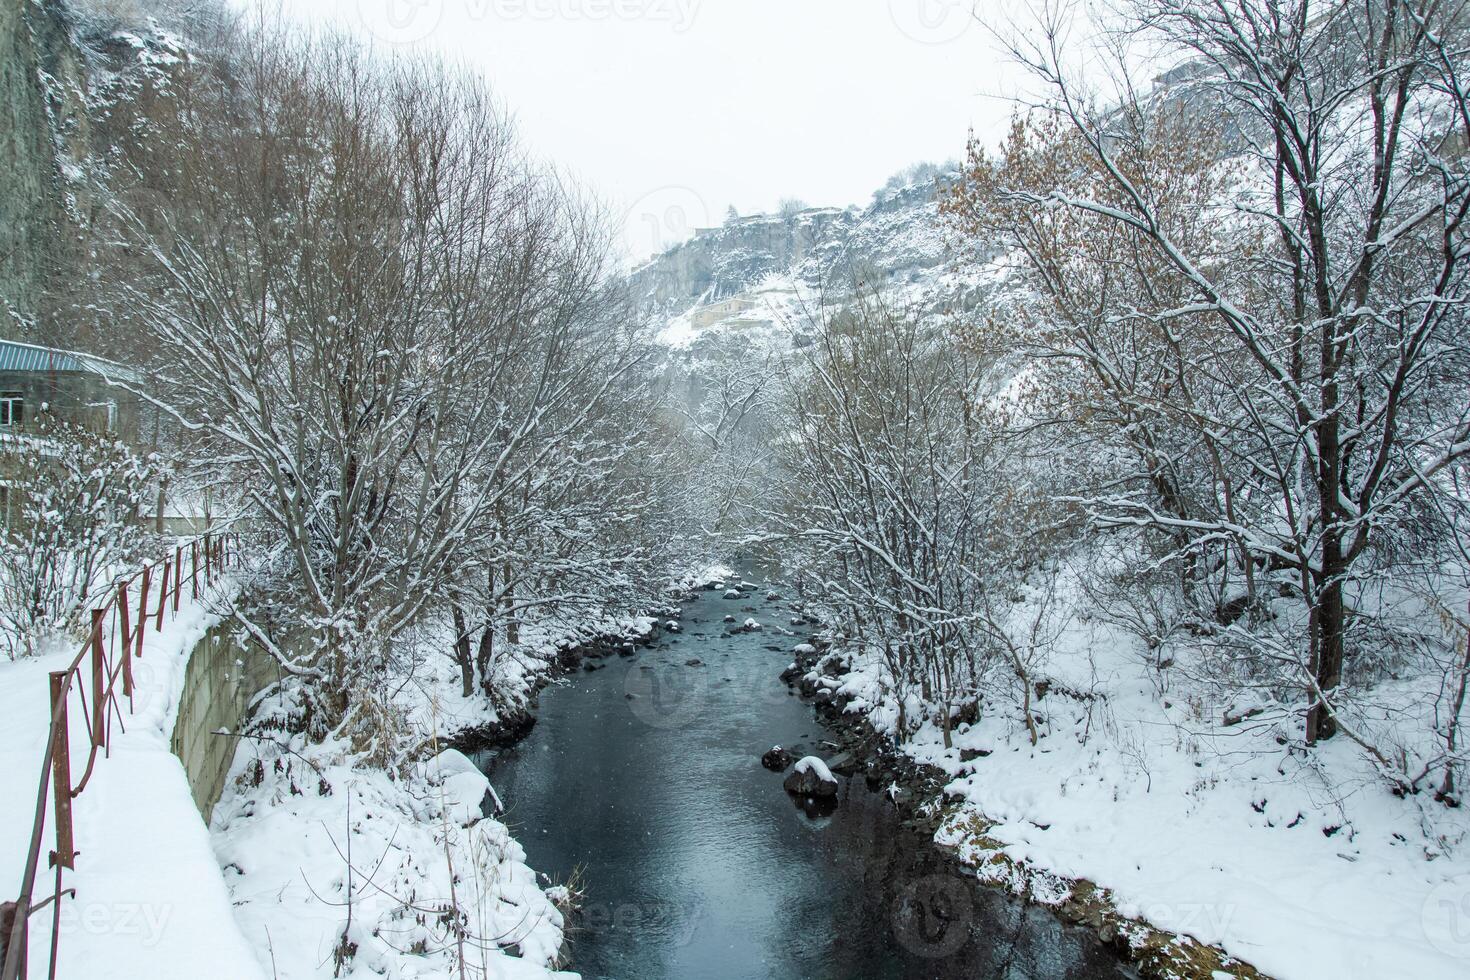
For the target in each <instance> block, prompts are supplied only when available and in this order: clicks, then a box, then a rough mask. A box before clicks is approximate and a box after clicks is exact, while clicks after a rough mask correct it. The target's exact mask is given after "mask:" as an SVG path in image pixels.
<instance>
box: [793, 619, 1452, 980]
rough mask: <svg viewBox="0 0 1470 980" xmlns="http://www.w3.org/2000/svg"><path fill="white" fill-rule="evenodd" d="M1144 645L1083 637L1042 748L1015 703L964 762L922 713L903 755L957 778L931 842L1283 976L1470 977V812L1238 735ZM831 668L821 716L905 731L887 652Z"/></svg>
mask: <svg viewBox="0 0 1470 980" xmlns="http://www.w3.org/2000/svg"><path fill="white" fill-rule="evenodd" d="M1136 644H1137V641H1136V640H1133V639H1132V638H1130V637H1128V636H1126V635H1122V634H1121V633H1120V632H1119V631H1116V630H1113V629H1110V628H1109V627H1108V626H1106V625H1105V624H1102V623H1099V622H1096V621H1086V620H1084V619H1077V620H1075V621H1073V622H1072V623H1071V624H1070V625H1069V626H1068V627H1067V629H1066V631H1065V634H1064V635H1062V636H1061V637H1060V638H1059V642H1058V643H1057V645H1056V652H1055V653H1054V654H1053V655H1052V657H1051V659H1050V660H1049V662H1048V665H1047V673H1046V678H1045V681H1046V682H1045V684H1044V685H1043V687H1042V688H1041V689H1040V690H1036V689H1034V686H1033V690H1032V691H1031V695H1032V703H1031V711H1032V716H1033V718H1034V719H1035V721H1036V724H1037V739H1036V743H1035V745H1034V746H1033V744H1032V741H1031V736H1030V732H1029V730H1028V728H1027V725H1026V724H1025V721H1024V718H1023V713H1022V709H1021V707H1020V703H1019V702H1020V699H1019V697H1018V696H1015V694H1014V692H1011V691H1007V690H995V691H992V692H989V694H988V695H987V696H985V697H984V698H983V699H982V703H981V708H980V710H979V712H978V713H977V714H978V717H975V718H973V719H970V720H965V721H958V722H957V723H956V724H955V726H954V728H953V730H952V732H951V744H950V745H949V746H948V747H946V745H945V740H944V733H943V730H942V727H941V726H940V725H938V724H937V723H936V718H935V715H934V712H933V709H932V708H928V707H926V706H924V705H922V704H921V703H920V702H919V701H918V700H917V698H915V699H913V700H911V701H910V702H909V703H908V704H906V705H905V710H904V712H903V713H902V717H903V719H904V724H906V725H907V726H908V728H909V737H908V738H907V739H906V740H905V742H904V743H903V744H902V746H901V747H900V751H901V752H902V753H903V754H904V756H906V757H907V758H909V759H911V760H913V761H914V762H917V763H922V764H925V765H927V766H932V767H934V768H935V769H937V770H939V771H941V772H942V773H943V774H944V777H943V778H944V779H945V780H946V781H947V785H946V786H945V788H944V792H943V799H942V800H936V801H934V802H933V803H932V804H931V806H933V807H939V806H941V805H942V806H943V807H944V810H943V812H944V814H945V815H946V816H945V819H944V822H943V824H942V826H941V827H940V829H939V831H938V833H937V835H936V840H937V842H939V843H941V844H943V845H946V846H949V847H953V848H955V849H956V850H957V852H958V853H959V855H960V856H961V858H962V859H963V860H964V861H965V862H967V863H968V864H970V865H972V866H973V867H975V868H976V869H977V872H978V873H979V874H980V875H981V876H982V877H985V878H988V879H990V880H992V881H994V882H995V883H997V884H999V885H1002V886H1005V887H1009V888H1013V889H1014V890H1016V891H1018V892H1026V893H1027V894H1029V895H1030V896H1031V897H1032V898H1034V899H1035V900H1037V901H1039V902H1042V903H1045V904H1051V905H1054V906H1063V905H1065V904H1066V903H1068V902H1069V901H1074V900H1075V899H1077V898H1078V896H1079V895H1082V896H1085V897H1086V898H1087V899H1088V902H1089V903H1090V904H1091V905H1093V906H1094V907H1096V906H1097V905H1098V904H1099V903H1097V902H1093V901H1092V900H1093V899H1094V898H1096V899H1100V900H1101V904H1102V905H1106V906H1111V907H1112V908H1113V909H1115V910H1116V912H1117V913H1118V919H1116V920H1115V922H1118V921H1121V920H1122V919H1134V920H1140V921H1142V922H1147V923H1149V924H1152V925H1153V926H1155V927H1157V928H1158V929H1161V930H1165V931H1167V932H1171V933H1177V934H1179V935H1181V936H1186V937H1190V938H1191V939H1192V940H1194V941H1197V942H1198V943H1200V944H1204V945H1216V946H1219V947H1222V948H1223V949H1224V950H1225V951H1226V952H1228V953H1229V954H1231V955H1233V956H1236V957H1239V958H1240V959H1242V960H1245V961H1247V962H1249V963H1251V964H1253V965H1254V966H1255V967H1257V968H1258V969H1260V970H1261V971H1262V972H1264V973H1266V974H1269V975H1271V976H1274V977H1278V978H1282V980H1318V978H1322V977H1334V978H1341V977H1362V978H1380V977H1387V976H1413V977H1423V978H1430V977H1443V978H1452V977H1462V976H1464V975H1465V974H1466V971H1467V970H1470V854H1467V853H1466V851H1465V844H1466V842H1467V840H1470V817H1467V815H1466V813H1465V812H1464V811H1463V810H1462V809H1453V808H1448V807H1446V806H1444V805H1443V804H1441V803H1438V802H1435V801H1434V800H1433V799H1432V798H1430V797H1429V796H1428V795H1419V796H1409V797H1405V798H1401V797H1399V796H1396V795H1395V794H1394V793H1393V792H1392V791H1391V789H1390V787H1389V786H1388V785H1386V784H1385V783H1384V781H1383V780H1382V779H1381V778H1379V777H1378V775H1377V774H1376V773H1375V771H1374V770H1373V767H1372V766H1371V764H1370V763H1369V761H1368V760H1366V759H1365V758H1364V756H1363V754H1362V753H1361V752H1360V751H1359V750H1358V749H1357V747H1356V746H1354V745H1352V744H1351V743H1350V742H1348V741H1347V740H1346V739H1338V740H1336V741H1334V742H1332V743H1328V744H1325V745H1322V746H1319V747H1317V748H1316V749H1315V750H1313V751H1312V752H1311V754H1310V755H1306V754H1303V753H1302V752H1301V751H1300V750H1293V749H1292V748H1290V746H1289V743H1288V741H1287V740H1286V739H1284V738H1283V737H1282V734H1281V726H1282V725H1284V724H1289V721H1287V720H1286V719H1284V718H1283V717H1282V713H1281V712H1278V711H1273V710H1270V709H1267V710H1264V711H1261V712H1260V713H1256V714H1253V715H1251V716H1250V717H1246V718H1241V714H1242V713H1243V712H1240V711H1237V710H1235V709H1234V706H1231V705H1223V704H1215V703H1212V702H1210V701H1209V700H1208V699H1207V697H1206V695H1205V694H1204V693H1203V691H1202V690H1200V689H1198V688H1195V687H1193V686H1192V685H1191V684H1190V683H1189V681H1188V680H1187V678H1188V676H1189V666H1190V665H1189V664H1188V663H1180V664H1176V665H1174V666H1173V667H1172V668H1170V669H1168V670H1165V671H1164V672H1163V673H1162V674H1161V672H1160V671H1159V670H1158V669H1157V668H1156V667H1151V666H1149V664H1150V663H1156V660H1154V659H1153V658H1150V657H1148V656H1146V655H1143V652H1142V651H1140V650H1139V649H1136V648H1135V646H1136ZM1177 655H1178V656H1179V657H1181V658H1185V657H1187V656H1188V654H1187V653H1186V652H1183V651H1179V652H1177ZM818 668H819V669H814V670H812V671H810V672H808V673H807V674H806V675H805V680H806V684H807V690H808V691H826V692H828V693H822V694H818V695H817V696H818V698H819V700H821V701H822V702H824V703H832V704H833V705H834V707H835V708H837V709H838V710H841V711H842V712H844V714H846V715H847V716H848V717H850V718H860V719H864V720H866V722H868V723H869V724H870V725H871V726H872V727H873V728H874V729H876V730H877V731H878V732H880V733H883V734H884V735H886V736H890V737H891V736H892V735H893V734H894V733H895V732H896V731H897V730H898V726H899V724H900V712H899V705H898V704H897V702H896V701H895V700H894V698H893V697H892V696H890V695H885V694H883V693H882V692H883V691H885V690H890V689H891V685H889V684H887V683H886V682H885V678H884V668H883V666H882V664H881V662H880V659H879V658H878V657H876V656H874V655H872V654H871V653H868V652H866V651H859V650H854V649H852V648H837V647H834V648H833V649H832V650H831V651H830V652H829V653H827V654H825V655H824V656H823V657H822V658H821V659H820V661H819V662H818ZM1160 683H1164V684H1166V685H1170V687H1169V689H1168V690H1167V691H1166V693H1165V695H1164V696H1163V697H1160V696H1159V690H1158V685H1159V684H1160ZM1403 700H1404V701H1405V702H1408V701H1409V700H1411V699H1410V698H1409V697H1407V696H1405V697H1404V698H1403ZM931 812H936V813H937V812H938V811H931ZM1073 883H1082V884H1077V885H1075V886H1074V884H1073ZM1093 883H1095V885H1096V886H1097V888H1099V889H1101V892H1096V893H1095V892H1094V889H1093ZM1094 924H1096V923H1094ZM1104 931H1105V932H1107V934H1109V935H1116V934H1119V933H1122V934H1123V935H1122V938H1121V939H1120V941H1125V942H1127V941H1133V942H1142V941H1143V934H1144V932H1145V930H1139V931H1138V932H1139V934H1138V938H1137V939H1131V938H1130V936H1128V935H1127V932H1128V928H1127V926H1126V924H1124V928H1122V929H1118V928H1117V927H1116V925H1113V926H1108V925H1104ZM1205 975H1208V973H1206V974H1205Z"/></svg>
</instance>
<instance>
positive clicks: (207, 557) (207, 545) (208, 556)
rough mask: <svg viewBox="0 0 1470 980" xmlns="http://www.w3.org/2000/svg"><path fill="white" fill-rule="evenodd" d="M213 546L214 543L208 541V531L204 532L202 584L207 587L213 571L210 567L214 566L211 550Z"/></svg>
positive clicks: (212, 551)
mask: <svg viewBox="0 0 1470 980" xmlns="http://www.w3.org/2000/svg"><path fill="white" fill-rule="evenodd" d="M213 545H214V542H212V541H211V540H210V539H209V532H208V531H205V532H204V584H205V585H208V584H209V583H210V579H211V577H212V576H213V575H214V569H213V567H212V566H213V564H214V550H213Z"/></svg>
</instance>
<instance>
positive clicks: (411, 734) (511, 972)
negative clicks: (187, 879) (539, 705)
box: [211, 612, 656, 980]
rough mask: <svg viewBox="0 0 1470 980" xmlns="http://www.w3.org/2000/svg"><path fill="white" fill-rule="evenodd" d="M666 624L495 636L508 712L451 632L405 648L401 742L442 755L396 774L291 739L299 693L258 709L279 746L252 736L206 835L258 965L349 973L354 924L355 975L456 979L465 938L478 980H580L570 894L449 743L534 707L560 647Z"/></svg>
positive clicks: (591, 624) (528, 628)
mask: <svg viewBox="0 0 1470 980" xmlns="http://www.w3.org/2000/svg"><path fill="white" fill-rule="evenodd" d="M655 626H656V620H654V619H653V618H652V617H649V616H627V615H614V614H610V613H608V614H604V613H600V612H595V613H592V614H590V615H586V616H580V617H578V618H576V619H575V620H574V621H566V620H562V619H556V618H553V619H550V620H547V621H542V622H531V623H526V624H524V625H523V626H522V629H521V637H520V642H519V643H517V644H507V643H505V642H504V641H503V640H501V639H499V638H497V643H496V647H495V652H496V656H495V668H494V669H495V677H496V682H495V683H496V689H497V691H498V692H500V694H499V701H498V705H499V707H498V709H497V706H496V705H495V704H492V703H491V702H490V701H489V700H488V699H486V698H484V697H481V696H479V695H478V694H476V695H475V696H473V697H470V698H465V697H463V696H462V694H461V679H460V674H459V667H458V666H457V665H456V664H455V663H453V662H452V661H451V659H450V658H449V657H448V656H447V655H446V651H448V650H449V649H450V646H451V636H450V635H449V631H448V629H447V627H446V628H443V629H433V628H429V629H425V630H424V631H422V632H421V633H420V634H419V635H416V636H411V637H407V638H405V641H404V642H405V643H406V644H415V645H416V650H417V656H416V657H415V658H414V663H413V668H412V671H411V672H410V674H409V676H407V677H406V678H405V679H404V680H403V681H402V683H401V684H400V685H399V686H398V687H397V688H396V689H395V690H394V691H392V692H391V702H392V705H393V707H394V709H395V710H396V711H397V712H398V713H399V715H398V719H397V721H398V723H399V724H400V725H401V729H400V734H401V735H402V741H403V742H404V744H407V745H410V746H412V745H426V746H431V748H429V749H428V751H427V754H429V755H430V756H431V757H430V758H429V760H428V761H427V762H409V763H405V764H403V765H402V766H400V767H399V768H398V769H397V770H396V771H394V772H392V773H391V774H390V772H389V771H387V770H386V769H384V768H382V767H381V766H380V765H376V764H374V763H372V762H370V761H367V760H364V759H362V758H360V757H359V756H357V755H355V754H354V751H353V750H352V748H351V747H350V746H348V745H347V744H345V743H342V742H337V741H328V742H327V743H325V744H315V745H313V744H309V743H308V741H307V740H306V738H305V736H303V735H300V734H296V735H291V734H287V733H286V729H289V727H291V726H289V725H285V724H277V723H276V721H277V720H279V719H282V718H284V717H285V715H286V714H288V713H289V712H290V710H291V702H290V698H289V695H288V696H287V697H286V698H284V699H282V698H273V699H271V700H270V701H269V702H267V703H264V704H262V706H261V707H260V708H259V709H258V711H257V717H256V719H255V722H254V728H255V729H256V730H258V731H261V732H262V733H263V734H265V735H267V736H268V738H266V739H257V740H245V741H242V743H241V746H240V748H239V749H238V750H237V753H236V757H235V762H234V767H233V769H232V771H231V774H230V779H229V782H228V783H227V786H226V789H225V793H224V796H223V798H222V799H221V800H220V803H219V805H218V806H216V808H215V811H214V820H213V824H212V827H211V829H212V831H213V834H214V840H215V848H216V850H217V851H218V853H219V860H220V864H221V865H223V867H224V871H225V879H226V882H227V884H228V886H229V889H230V892H231V895H232V897H233V899H234V902H235V907H236V915H237V917H238V919H239V921H240V925H241V928H242V929H243V930H244V933H245V935H246V937H247V939H249V941H250V942H251V944H252V945H253V946H254V947H255V950H256V954H257V956H258V957H259V960H260V964H261V966H262V967H263V968H264V969H265V970H266V971H267V972H268V973H270V974H271V975H273V976H275V977H279V978H280V980H303V978H323V977H332V976H335V975H338V974H336V973H335V967H336V959H335V956H336V951H337V949H338V944H339V943H340V942H341V939H342V936H343V933H344V929H345V931H346V934H347V939H348V942H349V944H351V946H352V947H353V953H352V956H351V957H350V959H349V960H348V961H347V963H346V965H345V966H344V968H343V970H342V972H341V973H340V976H342V977H349V978H350V977H361V978H368V977H374V978H376V977H383V976H387V977H404V978H408V977H413V978H425V980H426V978H445V980H451V978H453V980H460V974H459V965H458V964H459V961H460V958H461V953H460V950H459V948H458V937H459V934H460V932H462V934H463V942H464V950H463V959H464V960H465V962H466V976H467V977H469V978H473V980H544V978H547V977H552V976H569V975H568V974H560V973H557V972H555V960H556V957H557V954H558V951H559V950H560V948H561V945H562V939H563V933H562V927H563V921H562V914H561V911H559V910H558V908H557V907H556V906H555V905H554V904H553V903H552V901H551V899H550V898H549V897H548V896H558V895H565V894H566V892H565V890H564V889H558V888H556V887H550V886H547V887H545V888H543V885H546V883H545V882H540V883H538V881H537V878H536V874H535V872H534V871H533V870H532V869H531V868H529V867H527V866H526V864H525V853H524V851H523V850H522V849H521V847H520V845H519V844H517V843H516V842H515V840H514V839H512V837H511V836H510V834H509V832H508V831H507V830H506V828H505V826H504V825H503V824H501V823H499V822H498V821H496V820H494V819H487V818H482V804H483V803H485V802H486V799H487V797H486V794H487V792H489V791H490V783H489V781H488V780H487V779H486V778H485V776H484V775H483V774H482V773H480V772H479V770H478V769H476V768H475V766H474V764H473V763H472V762H471V761H470V760H469V759H467V758H466V757H465V756H463V755H462V754H460V753H459V752H455V751H453V750H447V751H439V749H441V748H442V744H443V742H444V741H445V740H447V739H448V738H449V737H450V736H452V735H453V734H454V733H456V732H458V731H461V730H464V729H470V728H476V727H479V726H482V725H487V724H494V723H496V722H499V721H502V720H507V719H502V718H501V713H502V712H506V711H518V710H520V709H521V708H523V707H524V706H525V704H526V702H527V701H528V700H529V698H530V697H531V696H532V695H533V693H534V691H535V689H536V685H537V684H538V683H539V681H540V680H541V679H542V678H543V677H544V676H545V675H546V674H547V673H548V672H549V671H550V670H552V668H553V667H554V665H555V663H556V660H557V656H558V654H559V652H560V651H561V650H563V649H565V648H567V647H573V646H577V645H579V644H581V643H583V642H586V641H589V640H593V639H596V638H599V637H605V636H608V635H613V634H616V635H620V636H626V637H629V638H637V637H641V636H645V635H647V634H648V633H649V632H651V631H652V630H653V629H654V628H655ZM490 799H492V800H493V797H491V798H490ZM483 812H493V805H490V806H486V807H485V809H484V811H483ZM349 850H350V855H351V857H350V860H349ZM349 869H350V870H349ZM349 896H350V899H351V901H350V905H351V920H352V924H351V925H350V926H346V923H347V920H348V906H349ZM456 908H457V909H458V910H459V912H458V913H456V912H455V911H454V910H455V909H456ZM455 923H458V926H456V925H455ZM500 947H514V948H515V949H516V950H518V951H519V953H520V956H519V957H517V956H512V955H510V954H509V953H508V952H504V951H502V950H501V949H500Z"/></svg>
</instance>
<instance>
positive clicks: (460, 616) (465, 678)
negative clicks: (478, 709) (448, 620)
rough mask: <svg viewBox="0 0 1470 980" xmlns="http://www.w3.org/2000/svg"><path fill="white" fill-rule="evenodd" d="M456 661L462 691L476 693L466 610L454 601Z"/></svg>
mask: <svg viewBox="0 0 1470 980" xmlns="http://www.w3.org/2000/svg"><path fill="white" fill-rule="evenodd" d="M452 610H453V616H454V662H455V663H457V664H459V679H460V693H461V694H463V696H464V697H469V696H470V695H472V694H474V693H475V665H474V663H473V662H471V660H470V636H469V633H468V631H467V630H466V629H465V621H464V610H463V609H461V608H460V607H459V603H457V602H456V603H454V604H453V607H452Z"/></svg>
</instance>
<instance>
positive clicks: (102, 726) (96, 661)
mask: <svg viewBox="0 0 1470 980" xmlns="http://www.w3.org/2000/svg"><path fill="white" fill-rule="evenodd" d="M104 614H105V611H104V610H101V609H93V610H92V744H93V745H94V746H97V747H98V748H101V747H102V746H103V745H105V744H107V706H106V705H105V704H103V703H102V699H103V691H104V689H105V685H104V683H103V678H104V677H106V675H107V662H106V660H107V654H106V653H105V652H104V651H103V649H102V617H103V615H104Z"/></svg>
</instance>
